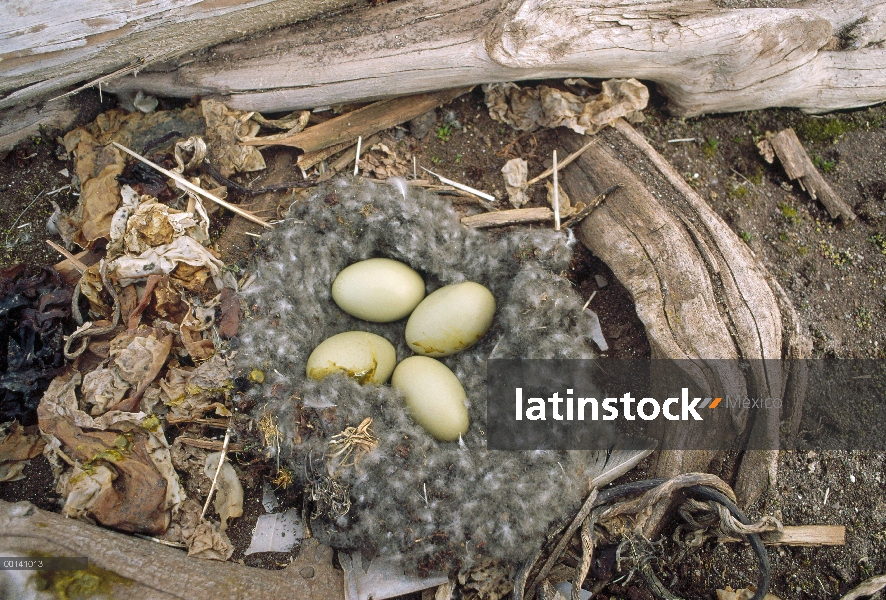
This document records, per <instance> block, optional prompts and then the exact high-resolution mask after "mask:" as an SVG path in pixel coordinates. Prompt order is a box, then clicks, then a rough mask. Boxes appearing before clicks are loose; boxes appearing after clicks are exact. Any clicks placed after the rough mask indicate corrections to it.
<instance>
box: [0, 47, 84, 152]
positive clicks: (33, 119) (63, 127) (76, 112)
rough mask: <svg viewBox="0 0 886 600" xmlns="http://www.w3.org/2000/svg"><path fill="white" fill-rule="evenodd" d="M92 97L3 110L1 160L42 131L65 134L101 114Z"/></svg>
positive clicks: (28, 104)
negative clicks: (21, 143)
mask: <svg viewBox="0 0 886 600" xmlns="http://www.w3.org/2000/svg"><path fill="white" fill-rule="evenodd" d="M0 65H2V63H0ZM93 96H94V94H92V93H86V94H84V95H83V96H80V97H77V98H60V99H59V100H57V101H55V102H49V103H25V104H22V105H19V106H15V107H14V108H10V109H7V110H5V111H0V157H2V156H5V155H6V153H7V152H9V151H10V150H12V149H13V148H14V147H15V146H16V144H18V143H19V142H21V141H22V140H23V139H25V138H28V137H31V136H39V135H40V134H41V133H42V132H43V131H46V132H52V131H54V130H58V131H60V132H63V133H65V132H67V131H69V130H71V129H73V128H74V127H75V126H76V125H78V124H80V123H86V122H88V121H91V120H93V119H94V118H95V117H96V116H97V115H98V113H99V103H98V99H97V98H93Z"/></svg>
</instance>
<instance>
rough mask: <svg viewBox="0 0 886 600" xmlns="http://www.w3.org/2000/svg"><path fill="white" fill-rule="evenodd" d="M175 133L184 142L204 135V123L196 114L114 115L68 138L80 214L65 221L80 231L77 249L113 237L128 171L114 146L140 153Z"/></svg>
mask: <svg viewBox="0 0 886 600" xmlns="http://www.w3.org/2000/svg"><path fill="white" fill-rule="evenodd" d="M173 131H178V132H180V133H181V134H182V136H183V137H187V136H189V135H195V134H200V133H202V131H203V121H202V119H200V117H199V114H198V113H197V111H196V109H194V108H186V109H184V110H179V111H160V112H154V113H151V114H149V115H146V114H143V113H141V112H138V113H126V112H125V111H122V110H111V111H108V112H106V113H102V114H100V115H99V116H98V117H97V118H96V120H95V121H94V122H93V123H91V124H89V125H87V126H86V127H82V128H78V129H75V130H74V131H71V132H69V133H68V134H67V135H66V136H65V138H64V143H65V149H66V150H67V151H68V152H71V151H73V152H74V153H75V155H76V167H75V171H76V173H77V177H78V178H79V179H80V192H81V193H80V203H79V205H78V207H77V209H76V210H75V211H74V213H73V214H72V215H70V216H68V217H63V218H62V221H64V222H67V223H68V224H69V225H70V226H71V227H73V228H75V229H77V230H78V231H77V232H76V233H75V234H74V241H75V242H76V243H77V244H78V245H80V246H83V247H87V246H89V245H91V244H93V243H94V242H95V241H96V240H98V239H100V238H109V236H110V232H111V222H112V220H113V217H114V213H115V211H116V209H117V206H118V205H119V203H120V185H119V183H118V182H117V180H116V177H117V175H119V174H121V173H122V172H123V168H124V166H125V162H124V159H123V156H122V155H121V154H120V152H119V151H118V150H117V149H116V148H114V147H113V146H111V145H110V142H111V141H116V142H119V143H121V144H123V145H124V146H127V147H129V148H138V149H141V148H143V147H144V146H145V145H146V144H148V143H149V142H152V141H153V140H156V139H159V138H161V137H163V136H164V135H166V134H167V133H170V132H173ZM173 142H174V139H172V140H170V142H169V145H172V143H173Z"/></svg>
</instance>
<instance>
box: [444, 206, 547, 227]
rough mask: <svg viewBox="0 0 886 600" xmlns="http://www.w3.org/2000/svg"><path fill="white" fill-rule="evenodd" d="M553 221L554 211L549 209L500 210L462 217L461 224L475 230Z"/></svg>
mask: <svg viewBox="0 0 886 600" xmlns="http://www.w3.org/2000/svg"><path fill="white" fill-rule="evenodd" d="M553 219H554V211H552V210H551V209H550V208H547V207H541V208H515V209H513V210H500V211H498V212H489V213H485V214H480V215H471V216H469V217H462V219H461V223H462V225H465V226H467V227H473V228H475V229H488V228H489V227H504V226H506V225H517V224H519V223H537V222H539V221H552V220H553Z"/></svg>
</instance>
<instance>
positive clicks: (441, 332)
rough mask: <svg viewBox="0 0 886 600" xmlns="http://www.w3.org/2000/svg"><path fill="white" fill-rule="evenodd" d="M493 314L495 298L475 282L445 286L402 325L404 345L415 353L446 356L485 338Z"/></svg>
mask: <svg viewBox="0 0 886 600" xmlns="http://www.w3.org/2000/svg"><path fill="white" fill-rule="evenodd" d="M494 315H495V297H494V296H493V295H492V292H490V291H489V290H488V289H486V288H485V287H483V286H482V285H480V284H479V283H474V282H473V281H465V282H463V283H455V284H452V285H447V286H444V287H441V288H440V289H439V290H437V291H435V292H434V293H432V294H430V295H429V296H428V297H427V298H425V299H424V300H422V302H421V304H419V305H418V306H417V307H416V308H415V310H414V311H413V312H412V315H410V317H409V321H407V322H406V343H407V344H409V347H410V348H412V351H413V352H415V353H416V354H423V355H425V356H449V355H450V354H455V353H456V352H459V351H460V350H464V349H465V348H470V347H471V346H473V345H474V344H476V343H477V342H478V341H479V340H480V338H482V337H483V336H484V335H486V332H487V331H488V330H489V327H490V326H491V325H492V317H493V316H494Z"/></svg>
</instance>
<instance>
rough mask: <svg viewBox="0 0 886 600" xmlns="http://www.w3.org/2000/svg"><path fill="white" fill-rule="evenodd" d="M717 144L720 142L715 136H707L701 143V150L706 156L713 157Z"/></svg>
mask: <svg viewBox="0 0 886 600" xmlns="http://www.w3.org/2000/svg"><path fill="white" fill-rule="evenodd" d="M719 145H720V142H719V141H718V140H717V138H708V139H707V140H705V143H704V144H702V145H701V152H702V154H704V155H705V157H706V158H714V156H716V154H717V147H718V146H719Z"/></svg>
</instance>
